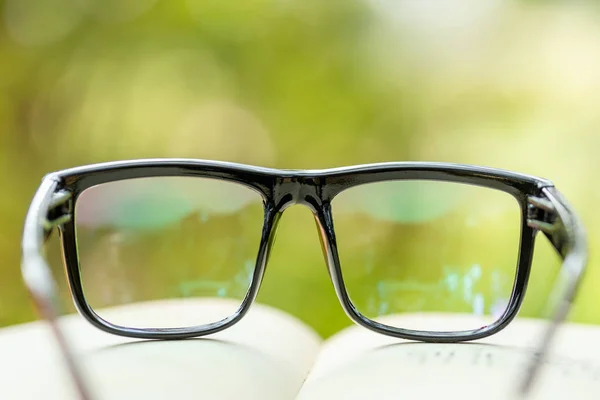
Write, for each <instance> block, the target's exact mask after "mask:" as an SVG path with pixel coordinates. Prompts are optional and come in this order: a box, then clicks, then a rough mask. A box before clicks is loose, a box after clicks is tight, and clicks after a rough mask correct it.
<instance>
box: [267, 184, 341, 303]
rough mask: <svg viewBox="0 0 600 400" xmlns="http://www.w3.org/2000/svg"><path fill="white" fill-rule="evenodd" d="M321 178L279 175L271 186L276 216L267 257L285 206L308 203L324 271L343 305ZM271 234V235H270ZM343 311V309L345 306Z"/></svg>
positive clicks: (332, 235)
mask: <svg viewBox="0 0 600 400" xmlns="http://www.w3.org/2000/svg"><path fill="white" fill-rule="evenodd" d="M323 186H324V182H323V180H322V178H319V177H311V176H303V175H290V176H284V177H280V178H278V180H277V181H276V183H275V187H274V192H273V194H274V196H273V199H274V205H273V208H272V210H271V212H273V213H274V214H276V215H277V216H276V217H275V216H273V224H272V226H271V229H270V230H271V232H270V239H269V243H268V245H267V252H266V253H267V260H268V255H269V254H270V251H271V250H272V246H273V245H274V236H275V235H276V230H277V227H278V222H279V217H280V216H281V215H282V214H283V213H284V212H285V210H286V209H287V208H289V207H291V206H293V205H303V206H306V207H308V208H309V209H310V210H311V212H312V214H313V218H314V220H315V224H316V227H317V231H318V235H319V242H320V244H321V251H322V253H323V257H324V261H325V265H326V268H327V273H328V274H329V278H330V280H331V282H332V284H333V287H334V290H335V292H336V294H337V296H338V298H339V299H340V301H341V302H342V304H343V305H344V303H345V302H344V301H343V299H344V298H345V296H344V290H343V283H342V279H341V275H340V273H339V271H337V268H339V267H338V265H339V260H338V255H337V246H336V242H335V233H334V228H333V216H332V212H331V204H330V202H329V198H328V196H327V195H326V194H324V193H323ZM271 238H273V239H271ZM345 311H346V310H345Z"/></svg>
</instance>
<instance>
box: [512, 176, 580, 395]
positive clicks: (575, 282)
mask: <svg viewBox="0 0 600 400" xmlns="http://www.w3.org/2000/svg"><path fill="white" fill-rule="evenodd" d="M541 194H542V196H543V197H530V198H529V210H528V211H529V216H528V219H527V225H528V226H530V227H532V228H534V229H537V230H540V231H542V232H543V233H544V234H545V235H546V237H547V238H548V239H549V240H550V242H551V243H552V245H553V246H554V248H555V249H556V251H557V252H558V253H559V254H560V256H561V257H562V259H563V263H562V266H561V271H560V278H559V279H558V283H557V284H555V286H554V287H553V288H552V293H551V297H550V298H551V299H556V300H557V306H556V308H555V309H554V310H553V315H552V321H551V322H550V325H549V326H548V328H546V330H545V331H544V335H543V337H542V339H541V342H540V346H539V348H538V352H537V357H535V358H534V359H533V361H532V363H531V364H530V365H529V368H528V370H527V372H526V375H525V376H524V379H523V382H522V385H521V388H520V389H521V394H526V393H528V391H529V390H530V388H531V386H532V384H533V382H534V380H535V378H536V377H537V375H538V373H539V370H540V368H541V366H542V364H543V361H544V358H545V357H546V355H547V353H548V351H549V350H550V347H551V345H552V341H553V339H554V337H555V335H556V332H557V330H558V327H559V326H560V325H561V323H562V322H564V321H565V319H566V318H567V314H568V313H569V310H570V309H571V305H572V303H573V300H574V299H575V296H576V294H577V290H578V288H579V286H580V283H581V281H582V279H583V276H584V273H585V269H586V264H587V238H586V233H585V230H584V228H583V224H582V223H581V222H580V220H579V218H578V217H577V215H576V214H575V212H574V211H573V208H572V207H571V206H570V205H569V203H568V202H567V200H566V199H565V198H564V197H563V195H562V194H561V193H560V192H559V191H558V190H556V188H554V187H545V188H543V189H542V193H541Z"/></svg>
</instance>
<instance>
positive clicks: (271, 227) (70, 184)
mask: <svg viewBox="0 0 600 400" xmlns="http://www.w3.org/2000/svg"><path fill="white" fill-rule="evenodd" d="M156 176H193V177H205V178H216V179H222V180H228V181H232V182H237V183H239V184H242V185H246V186H249V187H252V188H253V189H255V190H257V191H258V192H259V193H260V194H261V195H262V197H263V199H264V207H265V216H264V226H263V231H262V242H261V245H260V248H259V249H258V255H257V259H256V268H255V271H254V275H253V279H252V283H251V286H250V289H249V292H248V294H247V295H246V297H245V299H244V300H243V302H242V305H241V307H240V308H239V309H238V311H237V312H236V313H235V314H234V315H232V316H230V317H229V318H227V319H224V320H222V321H219V322H216V323H213V324H209V325H203V326H196V327H187V328H173V329H134V328H129V327H124V326H117V325H113V324H111V323H109V322H108V321H105V320H103V319H102V318H100V317H99V316H98V315H97V314H96V313H95V312H94V311H93V310H92V308H91V307H90V306H89V304H88V303H87V302H86V299H85V295H84V291H83V288H82V283H81V276H80V273H79V261H78V256H77V248H76V239H75V220H76V218H77V217H76V216H74V217H73V218H70V219H69V220H68V221H67V222H65V223H63V224H61V225H60V230H61V233H62V239H63V246H64V256H65V260H66V269H67V273H68V278H69V283H70V286H71V289H72V293H73V298H74V301H75V304H76V306H77V309H78V310H79V311H80V313H81V314H82V315H83V316H84V317H85V318H86V319H88V320H89V321H90V322H91V323H92V324H94V325H95V326H97V327H98V328H100V329H102V330H104V331H107V332H110V333H113V334H118V335H123V336H130V337H137V338H148V339H175V338H187V337H193V336H201V335H207V334H211V333H214V332H217V331H219V330H222V329H225V328H227V327H229V326H231V325H233V324H234V323H236V322H237V321H239V320H240V319H241V318H242V317H243V315H244V314H245V313H246V312H247V311H248V308H249V307H250V305H251V304H252V302H253V301H254V299H255V297H256V295H257V293H258V289H259V287H260V283H261V280H262V277H263V274H264V272H265V267H266V260H267V258H268V254H269V251H270V247H271V243H272V241H271V240H270V239H271V238H272V236H273V235H274V232H275V230H276V228H277V221H278V218H279V216H280V215H281V213H283V212H284V210H285V209H286V208H287V207H289V206H291V205H293V204H303V205H306V206H307V207H309V208H310V210H311V211H312V212H313V213H314V215H315V219H316V220H317V222H318V224H319V225H320V234H321V236H322V240H323V243H324V249H325V252H326V258H327V261H328V263H327V264H328V268H329V273H330V276H331V279H332V281H333V285H334V288H335V291H336V293H337V296H338V298H339V300H340V303H341V305H342V307H343V309H344V311H345V312H346V313H347V315H348V316H349V317H350V318H351V319H352V320H353V321H355V322H356V323H358V324H360V325H362V326H365V327H366V328H369V329H372V330H374V331H377V332H380V333H383V334H386V335H391V336H396V337H400V338H404V339H412V340H421V341H431V342H457V341H465V340H474V339H479V338H483V337H486V336H488V335H491V334H493V333H495V332H498V331H499V330H501V329H502V328H504V327H505V326H506V325H507V324H508V323H509V322H510V321H511V320H512V319H513V318H514V317H515V315H516V314H517V312H518V310H519V307H520V305H521V303H522V301H523V296H524V294H525V291H526V288H527V281H528V277H529V271H530V268H531V260H532V256H533V246H534V238H535V234H536V232H537V230H536V229H533V228H531V227H530V226H528V223H527V221H528V213H529V203H528V196H541V195H543V194H542V191H541V189H542V188H544V187H549V186H551V185H552V184H551V183H550V182H549V181H547V180H545V179H540V178H536V177H531V176H527V175H522V174H516V173H512V172H507V171H501V170H496V169H489V168H482V167H474V166H464V165H454V164H441V163H385V164H374V165H363V166H356V167H347V168H338V169H329V170H312V171H310V170H309V171H293V170H275V169H267V168H260V167H253V166H246V165H239V164H232V163H223V162H213V161H196V160H139V161H125V162H114V163H107V164H99V165H92V166H86V167H80V168H74V169H69V170H65V171H61V172H58V173H55V174H51V175H50V176H49V177H48V178H47V179H56V180H57V181H58V182H59V184H58V186H59V187H58V190H63V191H64V190H66V191H68V192H70V193H71V195H72V196H71V201H72V204H71V206H70V210H74V209H75V207H74V204H75V202H76V201H77V198H78V196H79V194H80V193H81V192H83V191H84V190H85V189H87V188H89V187H91V186H95V185H99V184H102V183H106V182H112V181H117V180H123V179H131V178H140V177H156ZM402 179H420V180H438V181H447V182H460V183H467V184H472V185H478V186H484V187H490V188H494V189H498V190H502V191H505V192H507V193H509V194H511V195H512V196H514V197H515V198H516V199H517V201H518V203H519V204H520V206H521V211H522V218H521V221H522V223H521V242H520V243H521V244H520V252H519V257H518V265H517V266H516V275H515V283H514V286H513V291H512V296H511V298H510V301H509V304H508V307H507V309H506V312H505V313H504V314H503V315H502V317H501V318H500V319H499V320H498V321H496V322H495V323H493V324H491V325H489V326H486V327H484V328H481V329H477V330H470V331H459V332H455V331H452V332H431V331H414V330H405V329H399V328H395V327H391V326H387V325H383V324H380V323H377V322H375V321H372V320H370V319H368V318H366V317H364V316H363V315H361V314H360V313H359V312H357V310H356V309H355V307H354V306H353V305H352V303H351V301H350V299H349V297H348V294H347V292H346V289H345V287H344V284H343V275H342V271H341V267H340V261H339V257H338V249H337V245H336V239H335V231H334V226H333V220H332V214H331V201H332V199H333V198H334V197H335V196H336V195H337V194H338V193H340V192H341V191H343V190H345V189H348V188H350V187H353V186H356V185H360V184H365V183H372V182H377V181H386V180H402Z"/></svg>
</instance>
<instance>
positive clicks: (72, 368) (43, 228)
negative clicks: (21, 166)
mask: <svg viewBox="0 0 600 400" xmlns="http://www.w3.org/2000/svg"><path fill="white" fill-rule="evenodd" d="M58 185H59V181H58V179H57V178H55V177H52V176H50V177H46V178H44V180H43V181H42V184H41V185H40V188H39V189H38V191H37V192H36V194H35V196H34V197H33V200H32V202H31V206H30V208H29V211H28V212H27V216H26V218H25V228H24V230H23V242H22V252H23V253H22V262H21V273H22V275H23V280H24V282H25V285H26V286H27V289H28V290H29V293H30V295H31V297H32V299H33V301H34V304H35V306H36V308H37V310H38V312H39V313H40V315H41V316H42V317H43V318H44V319H46V320H47V321H48V322H49V324H50V328H51V330H52V333H53V335H54V337H55V338H56V341H57V342H58V345H59V348H60V351H61V353H62V354H63V356H64V358H65V362H66V364H67V368H68V371H69V373H70V375H71V377H72V378H73V381H74V383H75V387H76V391H77V393H78V395H79V397H80V399H81V400H91V396H90V395H89V391H88V390H87V388H86V386H85V385H84V382H83V379H82V376H81V371H80V369H79V368H78V366H77V364H76V363H75V358H74V357H73V354H72V351H71V349H70V346H69V344H68V342H67V339H66V337H65V335H64V334H63V332H62V331H61V329H60V327H59V326H58V323H57V318H58V316H59V315H60V314H61V310H60V309H61V307H60V302H59V299H58V290H57V288H56V282H55V280H54V278H53V276H52V272H51V270H50V266H49V265H48V262H47V261H46V257H45V246H44V245H45V243H46V241H47V240H48V238H49V237H50V234H51V233H52V231H53V229H54V228H55V227H56V226H58V225H60V224H62V223H64V222H66V221H67V220H68V218H69V217H66V216H64V215H66V213H65V214H63V213H61V210H62V209H63V207H68V204H69V199H70V197H71V195H70V193H69V192H66V191H60V190H57V189H58Z"/></svg>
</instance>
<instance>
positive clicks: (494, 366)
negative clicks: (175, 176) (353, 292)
mask: <svg viewBox="0 0 600 400" xmlns="http://www.w3.org/2000/svg"><path fill="white" fill-rule="evenodd" d="M217 306H218V305H217ZM155 307H162V305H160V304H157V305H155ZM180 310H182V312H188V311H189V312H192V311H193V312H197V308H195V307H193V303H189V302H186V303H182V304H181V308H180ZM119 312H132V313H134V312H136V306H129V307H128V308H127V310H125V311H122V310H121V311H119ZM392 318H398V319H400V318H419V319H422V322H423V323H427V324H437V323H439V322H440V321H442V320H445V321H447V322H448V323H452V321H457V319H464V318H472V317H470V316H456V315H440V314H430V315H428V314H423V315H404V316H396V317H392ZM544 325H545V322H544V321H535V320H524V319H517V320H515V321H513V322H512V323H511V324H510V325H509V326H508V327H507V328H506V329H505V330H503V331H502V332H500V333H498V334H496V335H493V336H492V337H490V338H487V339H483V340H481V341H478V342H472V343H463V344H432V343H418V342H409V341H405V340H401V339H395V338H390V337H386V336H383V335H380V334H377V333H374V332H371V331H369V330H367V329H365V328H362V327H359V326H353V327H350V328H347V329H344V330H342V331H341V332H339V333H338V334H336V335H335V336H333V337H331V338H329V339H327V340H325V341H323V340H322V339H321V338H320V337H319V336H318V335H317V334H316V333H315V332H314V331H313V330H312V329H311V328H310V327H308V326H307V325H305V324H304V323H302V322H301V321H299V320H297V319H296V318H294V317H292V316H290V315H288V314H285V313H283V312H281V311H279V310H276V309H273V308H271V307H267V306H264V305H260V304H255V305H253V306H252V308H251V309H250V311H249V312H248V314H247V315H246V316H245V317H244V318H243V319H242V320H241V322H239V323H238V324H236V325H234V326H233V327H231V328H229V329H226V330H225V331H222V332H220V333H217V334H214V335H211V336H207V337H204V338H198V339H188V340H179V341H143V340H138V339H129V338H123V337H118V336H113V335H110V334H106V333H104V332H102V331H100V330H98V329H96V328H94V327H93V326H91V325H90V324H89V323H88V322H86V321H84V320H83V318H82V317H79V316H77V315H70V316H66V317H63V319H62V321H61V326H62V327H63V328H64V329H65V332H66V335H67V338H68V340H69V341H70V342H71V344H72V346H73V348H74V349H75V353H76V356H77V358H78V360H79V363H80V365H81V367H82V368H83V370H84V375H85V377H86V380H87V382H88V384H89V385H90V386H91V387H92V389H93V393H94V394H95V399H97V400H112V399H128V400H129V399H261V400H269V399H274V400H275V399H276V400H286V399H301V400H312V399H371V398H377V399H454V398H456V399H461V400H462V399H482V398H485V399H516V398H517V395H516V390H517V385H518V383H519V382H520V376H521V374H522V373H523V371H524V369H525V367H526V364H527V362H528V360H529V357H531V348H532V347H533V346H534V343H535V341H536V340H538V339H539V337H540V334H541V329H543V327H544ZM599 340H600V327H595V326H584V325H576V324H567V325H565V326H563V327H562V328H561V330H560V333H559V335H558V338H557V340H556V342H555V345H554V347H553V349H552V353H551V356H550V357H549V358H548V359H547V363H546V364H547V365H546V366H545V367H544V369H543V371H542V374H541V376H540V378H539V380H538V381H537V382H536V384H535V387H534V389H533V391H532V393H531V395H530V396H529V397H528V398H532V399H545V400H553V399H568V400H573V399H600V344H599ZM71 398H76V397H75V391H74V388H73V385H72V381H71V380H70V377H69V376H68V374H67V373H66V369H65V368H64V366H63V359H62V357H61V355H60V354H59V352H58V349H57V346H56V345H55V343H54V340H53V337H52V336H51V332H50V330H49V328H48V326H47V325H46V324H45V323H44V322H33V323H29V324H25V325H20V326H13V327H8V328H4V329H0V399H2V400H4V399H11V400H12V399H46V400H55V399H60V400H65V399H71Z"/></svg>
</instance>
